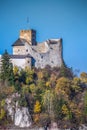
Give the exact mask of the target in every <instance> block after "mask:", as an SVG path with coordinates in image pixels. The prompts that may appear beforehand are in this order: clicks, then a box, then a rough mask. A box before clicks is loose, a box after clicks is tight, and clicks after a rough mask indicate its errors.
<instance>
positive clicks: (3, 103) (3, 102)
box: [1, 99, 5, 107]
mask: <svg viewBox="0 0 87 130" xmlns="http://www.w3.org/2000/svg"><path fill="white" fill-rule="evenodd" d="M4 105H5V100H4V99H3V100H2V101H1V107H4Z"/></svg>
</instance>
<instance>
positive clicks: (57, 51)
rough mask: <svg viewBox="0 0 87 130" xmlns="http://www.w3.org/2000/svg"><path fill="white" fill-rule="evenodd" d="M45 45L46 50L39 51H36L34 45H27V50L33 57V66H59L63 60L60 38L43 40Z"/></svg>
mask: <svg viewBox="0 0 87 130" xmlns="http://www.w3.org/2000/svg"><path fill="white" fill-rule="evenodd" d="M42 44H44V43H42ZM45 47H46V48H47V51H46V52H44V53H41V51H40V52H38V50H37V49H36V47H35V46H29V48H28V49H29V52H30V54H31V55H32V57H33V58H34V59H35V67H36V68H44V67H45V66H46V65H50V66H51V67H56V66H57V67H61V65H62V62H63V57H62V43H61V39H56V40H48V41H46V42H45Z"/></svg>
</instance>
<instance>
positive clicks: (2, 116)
mask: <svg viewBox="0 0 87 130" xmlns="http://www.w3.org/2000/svg"><path fill="white" fill-rule="evenodd" d="M4 117H5V110H4V109H3V108H1V110H0V120H2V119H3V118H4Z"/></svg>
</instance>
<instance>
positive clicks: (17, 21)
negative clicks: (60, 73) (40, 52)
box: [0, 0, 87, 72]
mask: <svg viewBox="0 0 87 130" xmlns="http://www.w3.org/2000/svg"><path fill="white" fill-rule="evenodd" d="M27 17H29V24H27ZM28 28H29V29H31V28H32V29H35V30H36V31H37V41H38V42H42V41H45V40H47V39H50V38H62V39H63V57H64V60H65V63H66V64H67V65H68V66H69V67H73V69H79V70H80V71H81V72H82V71H85V72H87V58H86V56H87V0H0V54H2V53H3V52H4V50H5V49H7V50H8V52H9V53H12V47H11V45H12V43H14V41H15V40H16V39H17V38H18V37H19V31H20V30H21V29H28Z"/></svg>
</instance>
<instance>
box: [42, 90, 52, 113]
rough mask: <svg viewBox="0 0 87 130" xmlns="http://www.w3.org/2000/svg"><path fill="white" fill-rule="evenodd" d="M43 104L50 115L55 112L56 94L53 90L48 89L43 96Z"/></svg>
mask: <svg viewBox="0 0 87 130" xmlns="http://www.w3.org/2000/svg"><path fill="white" fill-rule="evenodd" d="M42 103H43V106H44V108H45V110H46V112H47V113H48V114H49V115H52V114H54V106H53V105H54V94H53V92H51V90H46V91H45V93H44V94H43V98H42Z"/></svg>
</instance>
